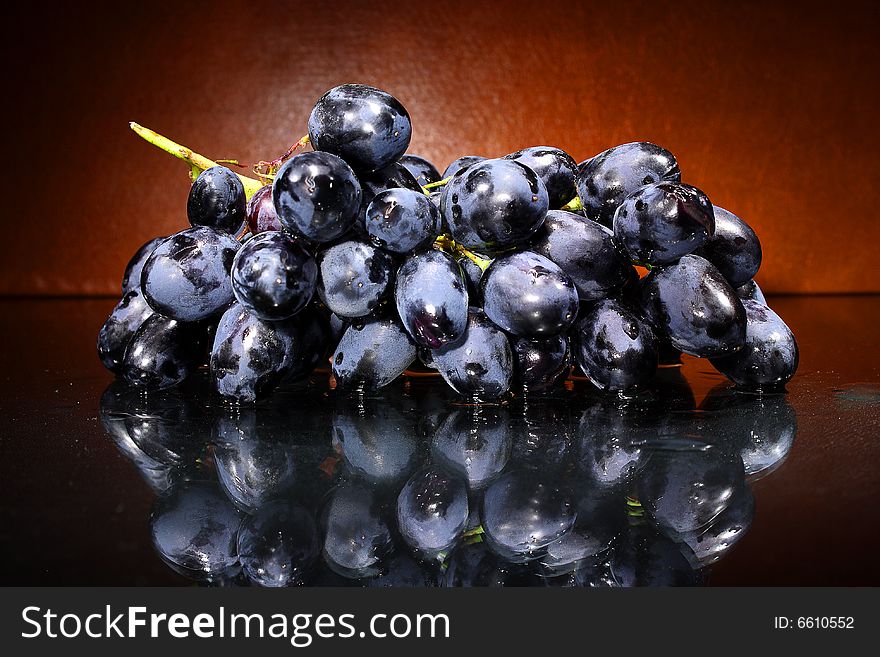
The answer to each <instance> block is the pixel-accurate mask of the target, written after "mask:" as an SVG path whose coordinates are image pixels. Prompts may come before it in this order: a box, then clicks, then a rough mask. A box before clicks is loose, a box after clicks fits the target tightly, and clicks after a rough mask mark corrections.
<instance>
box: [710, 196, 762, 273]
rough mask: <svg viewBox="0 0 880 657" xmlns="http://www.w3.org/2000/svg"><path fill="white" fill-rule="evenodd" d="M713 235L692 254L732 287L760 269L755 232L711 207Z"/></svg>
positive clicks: (744, 223)
mask: <svg viewBox="0 0 880 657" xmlns="http://www.w3.org/2000/svg"><path fill="white" fill-rule="evenodd" d="M712 210H713V213H714V215H715V234H714V235H712V237H711V238H710V239H709V241H708V242H706V244H705V245H703V246H702V247H701V248H700V249H698V250H697V251H696V254H697V255H700V256H703V257H704V258H705V259H706V260H708V261H709V262H711V263H712V264H713V265H715V266H716V267H717V268H718V271H720V272H721V274H722V275H723V276H724V278H726V279H727V282H728V283H730V284H731V285H732V286H733V287H740V286H741V285H745V284H746V283H748V282H749V281H750V280H751V279H752V278H754V277H755V274H757V273H758V268H759V267H760V266H761V256H762V254H761V242H760V241H759V240H758V236H757V235H756V234H755V231H753V230H752V228H751V227H750V226H749V225H748V224H747V223H746V222H744V221H743V220H742V219H740V218H739V217H737V216H736V215H735V214H733V213H732V212H729V211H728V210H725V209H724V208H720V207H718V206H717V205H715V206H712Z"/></svg>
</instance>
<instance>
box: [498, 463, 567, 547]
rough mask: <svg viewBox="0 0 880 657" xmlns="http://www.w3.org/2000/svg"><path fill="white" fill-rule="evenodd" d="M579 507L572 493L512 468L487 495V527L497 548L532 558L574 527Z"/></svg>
mask: <svg viewBox="0 0 880 657" xmlns="http://www.w3.org/2000/svg"><path fill="white" fill-rule="evenodd" d="M576 518H577V509H576V507H575V505H574V504H573V503H572V500H571V498H570V497H569V495H568V494H566V493H565V492H563V491H562V490H561V489H560V488H558V487H556V486H554V485H553V484H551V483H547V482H544V481H542V480H540V479H539V478H536V477H535V476H534V475H533V474H532V473H528V472H509V473H507V474H506V475H504V476H502V477H501V478H500V479H499V480H497V481H496V482H495V483H493V484H492V485H491V486H489V488H488V489H487V490H486V494H485V496H484V497H483V513H482V519H483V529H484V531H485V532H486V537H487V539H488V540H489V546H490V547H491V548H492V550H493V551H494V552H496V553H497V554H499V555H500V556H502V558H505V559H508V560H509V561H513V562H522V561H531V560H532V559H536V558H538V557H540V556H541V554H542V553H543V549H544V548H546V547H547V546H548V545H550V544H551V543H553V542H554V541H557V540H559V538H560V537H562V536H563V535H564V534H565V533H566V532H568V531H569V530H571V528H572V526H573V525H574V522H575V519H576Z"/></svg>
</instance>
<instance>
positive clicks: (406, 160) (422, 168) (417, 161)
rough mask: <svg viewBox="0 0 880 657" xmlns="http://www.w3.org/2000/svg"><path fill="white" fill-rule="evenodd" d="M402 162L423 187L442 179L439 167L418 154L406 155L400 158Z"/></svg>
mask: <svg viewBox="0 0 880 657" xmlns="http://www.w3.org/2000/svg"><path fill="white" fill-rule="evenodd" d="M398 161H399V162H400V164H401V165H402V166H404V167H406V170H407V171H409V172H410V173H411V174H412V175H413V178H415V179H416V182H417V183H419V185H421V186H422V187H424V186H425V185H429V184H431V183H433V182H437V181H438V180H440V172H439V171H437V167H435V166H434V165H433V164H431V163H430V162H428V160H426V159H425V158H423V157H420V156H418V155H409V154H407V155H404V156H402V157H401V158H400V160H398Z"/></svg>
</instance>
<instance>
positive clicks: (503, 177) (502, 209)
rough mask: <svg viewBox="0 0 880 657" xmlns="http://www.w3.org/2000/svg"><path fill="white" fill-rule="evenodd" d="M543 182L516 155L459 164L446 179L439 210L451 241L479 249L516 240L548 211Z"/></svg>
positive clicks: (499, 246) (521, 239)
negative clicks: (453, 174) (451, 238)
mask: <svg viewBox="0 0 880 657" xmlns="http://www.w3.org/2000/svg"><path fill="white" fill-rule="evenodd" d="M548 204H549V201H548V197H547V188H546V187H545V186H544V183H543V182H542V181H541V179H540V178H539V177H538V175H537V174H536V173H535V172H534V171H532V170H531V169H529V168H528V167H527V166H525V165H524V164H521V163H519V162H517V161H515V160H504V159H496V160H485V161H483V162H479V163H477V164H474V165H471V166H469V167H467V168H466V169H460V170H459V171H458V173H456V174H455V176H453V178H452V180H450V181H449V183H447V185H446V188H445V190H444V192H443V196H442V197H441V199H440V211H441V214H442V215H443V220H444V221H445V222H446V225H447V226H448V227H449V230H450V232H451V233H452V237H453V238H454V239H455V241H456V242H458V243H459V244H461V245H462V246H464V247H466V248H468V249H474V250H476V251H479V252H481V253H483V252H485V253H490V254H491V253H497V252H498V251H503V250H505V249H508V248H510V247H514V246H518V245H520V244H522V243H524V242H525V241H527V240H528V239H529V238H531V237H532V235H534V234H535V233H536V232H537V231H538V229H539V228H540V227H541V225H542V224H543V223H544V218H545V217H546V215H547V208H548Z"/></svg>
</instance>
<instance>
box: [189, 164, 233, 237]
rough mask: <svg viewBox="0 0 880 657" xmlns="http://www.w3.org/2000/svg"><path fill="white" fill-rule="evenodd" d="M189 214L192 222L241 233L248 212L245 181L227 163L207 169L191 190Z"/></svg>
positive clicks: (191, 223) (197, 224) (193, 224)
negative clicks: (226, 165)
mask: <svg viewBox="0 0 880 657" xmlns="http://www.w3.org/2000/svg"><path fill="white" fill-rule="evenodd" d="M186 214H187V216H188V217H189V223H190V225H191V226H208V227H209V228H215V229H216V230H219V231H222V232H224V233H231V234H233V235H237V234H238V233H240V232H241V230H242V228H244V222H245V219H246V216H247V198H246V196H245V193H244V185H242V183H241V180H239V178H238V176H236V175H235V174H234V173H232V171H230V170H229V169H227V168H226V167H219V166H218V167H211V168H210V169H205V170H204V171H202V172H201V173H200V174H199V177H198V178H196V180H195V182H194V183H193V184H192V187H191V188H190V190H189V198H188V199H187V201H186Z"/></svg>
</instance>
